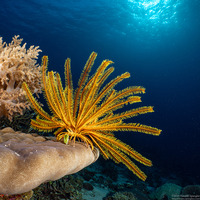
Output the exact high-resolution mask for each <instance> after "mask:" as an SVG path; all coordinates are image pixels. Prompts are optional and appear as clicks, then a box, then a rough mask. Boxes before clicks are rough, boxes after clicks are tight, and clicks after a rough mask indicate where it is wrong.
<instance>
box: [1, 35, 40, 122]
mask: <svg viewBox="0 0 200 200" xmlns="http://www.w3.org/2000/svg"><path fill="white" fill-rule="evenodd" d="M22 40H23V39H19V36H14V37H13V38H12V41H11V43H9V44H7V43H6V42H3V39H2V37H0V117H3V116H5V117H7V118H8V119H9V120H10V121H12V118H13V116H14V115H15V114H22V113H23V110H24V109H26V108H29V103H28V102H27V101H26V98H25V96H24V92H23V90H22V89H21V85H22V83H23V82H26V83H27V84H28V85H29V87H30V89H31V91H32V92H33V93H36V94H38V93H40V92H41V84H40V81H41V70H40V66H38V65H37V63H36V62H37V58H38V55H39V52H41V50H40V49H39V47H38V46H37V47H34V46H30V48H29V49H26V43H24V44H23V45H22Z"/></svg>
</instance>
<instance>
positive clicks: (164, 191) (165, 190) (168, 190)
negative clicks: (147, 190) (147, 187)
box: [149, 183, 182, 200]
mask: <svg viewBox="0 0 200 200" xmlns="http://www.w3.org/2000/svg"><path fill="white" fill-rule="evenodd" d="M181 189H182V187H181V186H179V185H176V184H173V183H165V184H164V185H162V186H160V187H158V188H157V189H156V190H155V191H154V192H152V193H151V194H150V195H149V196H150V198H151V199H157V200H163V198H167V199H168V200H173V196H177V195H180V193H181Z"/></svg>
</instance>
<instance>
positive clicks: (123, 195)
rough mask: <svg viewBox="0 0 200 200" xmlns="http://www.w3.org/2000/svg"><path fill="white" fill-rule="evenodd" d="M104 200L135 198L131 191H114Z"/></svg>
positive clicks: (128, 199) (134, 199) (131, 199)
mask: <svg viewBox="0 0 200 200" xmlns="http://www.w3.org/2000/svg"><path fill="white" fill-rule="evenodd" d="M105 200H137V198H136V197H135V196H134V194H133V193H132V192H116V193H115V194H114V195H112V196H108V197H106V198H105Z"/></svg>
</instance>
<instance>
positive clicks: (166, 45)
mask: <svg viewBox="0 0 200 200" xmlns="http://www.w3.org/2000/svg"><path fill="white" fill-rule="evenodd" d="M18 34H19V35H20V36H21V37H22V38H24V42H27V44H28V45H36V46H38V45H39V46H40V48H41V49H42V50H43V52H42V53H41V54H40V58H39V62H40V59H41V56H42V55H48V56H49V60H50V62H49V69H50V70H52V69H53V70H54V71H58V72H60V73H61V74H63V71H64V69H63V65H64V61H65V59H66V58H67V57H70V58H71V60H72V73H73V79H74V83H75V82H77V81H78V78H79V75H80V73H81V71H82V69H83V66H84V64H85V62H86V60H87V58H88V57H89V55H90V53H91V52H92V51H96V52H97V53H98V58H97V60H96V64H95V66H96V67H97V66H98V65H99V64H100V62H101V61H102V60H103V59H107V58H108V59H111V60H113V61H114V62H115V64H114V67H115V72H114V76H112V77H115V76H117V75H119V74H121V73H124V72H125V71H129V72H130V73H131V75H132V76H131V78H129V79H128V80H125V81H123V82H122V83H121V84H120V85H119V86H118V87H117V88H118V89H121V88H124V87H127V86H129V85H142V86H144V87H145V88H146V94H145V95H142V100H143V102H142V103H140V104H137V106H144V105H153V106H154V109H155V113H150V114H146V115H141V116H139V117H137V118H135V119H133V120H132V121H133V122H141V123H143V124H147V125H151V126H155V127H158V128H160V129H162V130H163V132H162V134H161V135H160V136H159V137H154V136H150V135H145V134H142V133H131V132H128V133H123V132H122V133H117V137H119V138H120V139H122V140H123V141H125V142H127V143H128V144H130V145H131V146H132V147H133V148H135V149H136V150H137V151H139V152H140V153H141V154H143V155H144V156H146V157H148V158H150V159H152V160H153V163H154V165H155V166H157V167H159V168H160V169H161V170H164V171H168V172H170V173H175V174H176V175H177V176H182V177H184V176H190V177H192V178H195V179H196V180H199V179H198V178H199V167H200V155H199V154H200V145H199V141H200V114H199V113H200V106H199V102H200V91H199V87H200V53H199V48H200V2H199V1H198V0H151V1H150V0H149V1H148V0H109V1H107V0H98V1H97V0H67V1H66V0H54V1H53V0H28V1H25V0H9V1H8V0H1V4H0V36H2V37H3V40H4V41H6V42H7V43H8V42H10V41H11V38H12V37H13V36H14V35H18ZM74 85H76V84H74Z"/></svg>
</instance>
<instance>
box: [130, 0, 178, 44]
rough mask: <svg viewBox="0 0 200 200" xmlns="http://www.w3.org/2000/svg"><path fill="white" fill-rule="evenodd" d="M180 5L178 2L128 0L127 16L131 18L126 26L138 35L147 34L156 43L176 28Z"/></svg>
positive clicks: (166, 0)
mask: <svg viewBox="0 0 200 200" xmlns="http://www.w3.org/2000/svg"><path fill="white" fill-rule="evenodd" d="M180 4H181V3H180V0H128V6H129V14H130V17H131V18H132V22H131V21H129V22H130V23H129V24H128V26H129V28H130V29H134V30H135V32H136V33H137V34H138V35H141V34H142V35H143V34H147V36H148V37H150V38H151V39H155V40H157V41H158V40H159V38H160V39H161V38H162V35H163V34H168V33H171V32H172V31H171V30H173V29H174V28H175V29H176V28H178V23H179V16H178V8H179V5H180ZM143 37H144V35H143ZM138 39H139V38H138Z"/></svg>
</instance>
